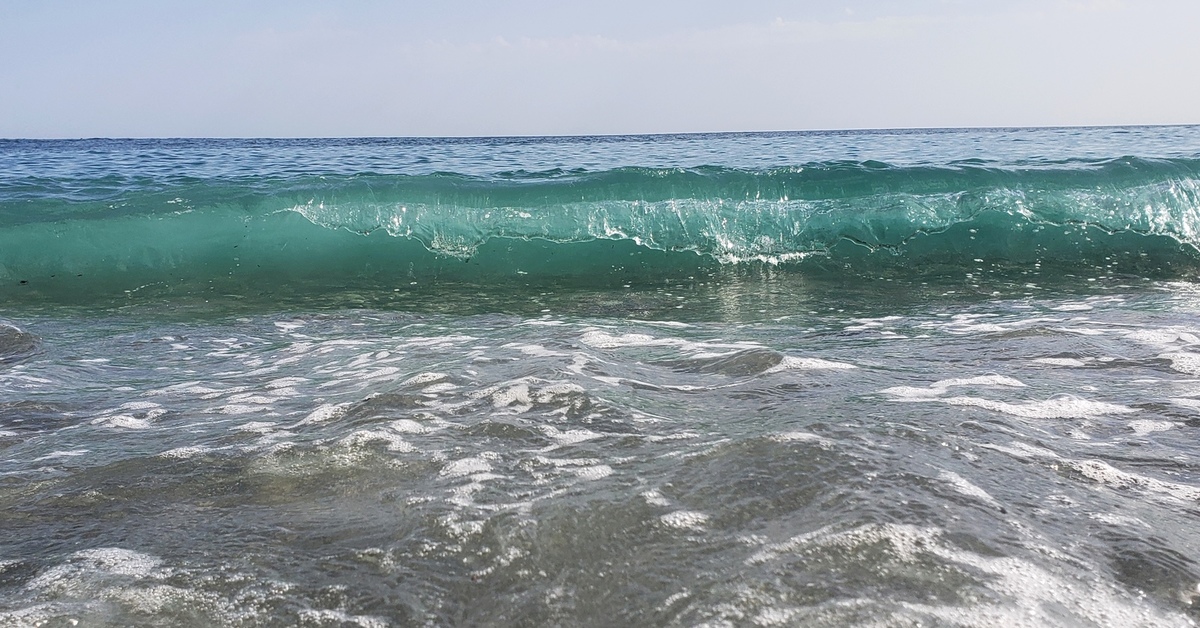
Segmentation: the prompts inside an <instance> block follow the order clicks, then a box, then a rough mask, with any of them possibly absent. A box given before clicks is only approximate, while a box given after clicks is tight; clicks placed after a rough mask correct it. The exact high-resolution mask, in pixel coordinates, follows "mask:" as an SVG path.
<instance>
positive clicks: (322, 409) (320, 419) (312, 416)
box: [298, 403, 347, 425]
mask: <svg viewBox="0 0 1200 628" xmlns="http://www.w3.org/2000/svg"><path fill="white" fill-rule="evenodd" d="M346 406H347V404H332V403H326V404H321V405H320V406H317V409H316V410H313V411H312V412H309V413H308V416H305V417H304V418H303V419H301V420H300V422H299V423H298V425H308V424H310V423H324V422H326V421H329V420H331V419H334V418H337V417H338V416H340V415H341V414H342V412H344V411H345V410H346Z"/></svg>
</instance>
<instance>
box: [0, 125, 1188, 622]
mask: <svg viewBox="0 0 1200 628" xmlns="http://www.w3.org/2000/svg"><path fill="white" fill-rule="evenodd" d="M1198 277H1200V127H1196V126H1181V127H1114V128H1057V129H980V130H899V131H843V132H806V133H749V134H711V135H661V136H622V137H614V136H604V137H565V138H564V137H545V138H543V137H537V138H464V139H420V138H414V139H321V140H208V139H179V140H107V139H103V140H70V141H68V140H61V141H60V140H55V141H39V140H0V625H4V626H68V625H80V626H167V625H169V626H314V627H318V626H320V627H323V626H362V627H371V628H374V627H379V626H445V625H489V626H540V625H559V626H617V625H626V626H714V627H715V626H777V625H783V626H787V625H805V626H809V625H812V626H846V625H873V626H874V625H878V626H918V625H920V626H989V627H990V626H1048V625H1054V626H1122V627H1124V626H1148V627H1149V626H1154V627H1161V626H1191V625H1194V624H1195V622H1196V620H1197V619H1198V618H1200V564H1198V562H1197V561H1200V549H1198V548H1200V444H1198V443H1200V284H1198V283H1197V279H1198Z"/></svg>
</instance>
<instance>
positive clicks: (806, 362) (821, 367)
mask: <svg viewBox="0 0 1200 628" xmlns="http://www.w3.org/2000/svg"><path fill="white" fill-rule="evenodd" d="M856 368H858V367H857V366H854V365H853V364H846V363H845V362H833V361H830V360H822V359H821V358H797V357H793V356H790V355H785V356H783V360H781V361H780V362H779V364H776V365H775V366H772V367H771V368H769V369H767V370H766V371H763V372H764V373H779V372H781V371H791V370H805V371H840V370H849V369H856Z"/></svg>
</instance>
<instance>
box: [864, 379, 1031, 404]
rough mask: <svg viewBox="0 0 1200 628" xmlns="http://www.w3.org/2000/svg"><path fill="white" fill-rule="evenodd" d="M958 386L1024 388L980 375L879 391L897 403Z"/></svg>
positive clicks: (1016, 381) (927, 397) (1011, 381)
mask: <svg viewBox="0 0 1200 628" xmlns="http://www.w3.org/2000/svg"><path fill="white" fill-rule="evenodd" d="M959 386H977V387H985V388H1025V383H1024V382H1022V381H1021V380H1019V379H1016V378H1013V377H1008V376H1006V375H995V374H993V375H980V376H977V377H966V378H953V379H943V380H939V381H936V382H934V383H932V384H929V385H928V386H926V387H924V388H921V387H917V386H893V387H891V388H885V389H883V390H881V391H879V392H880V393H882V394H885V395H891V396H893V397H897V398H898V400H899V401H906V400H914V401H927V400H930V399H931V398H934V397H938V396H941V395H944V394H946V393H947V392H949V390H950V389H951V388H955V387H959Z"/></svg>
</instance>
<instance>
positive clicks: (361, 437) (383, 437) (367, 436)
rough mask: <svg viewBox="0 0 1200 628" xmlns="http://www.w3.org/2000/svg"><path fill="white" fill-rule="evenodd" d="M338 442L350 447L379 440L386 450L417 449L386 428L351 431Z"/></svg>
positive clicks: (402, 450) (410, 450)
mask: <svg viewBox="0 0 1200 628" xmlns="http://www.w3.org/2000/svg"><path fill="white" fill-rule="evenodd" d="M339 442H340V443H341V444H342V445H347V446H351V447H353V446H356V445H362V444H366V443H372V442H381V443H384V445H385V446H386V447H387V450H388V451H396V452H401V453H408V452H413V451H416V450H417V448H416V447H414V446H413V445H412V444H411V443H409V442H408V441H406V440H404V438H402V437H401V436H400V435H399V434H397V433H396V432H393V431H392V430H388V429H379V430H359V431H357V432H351V433H350V434H349V435H348V436H346V437H345V438H343V439H342V440H341V441H339Z"/></svg>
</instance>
